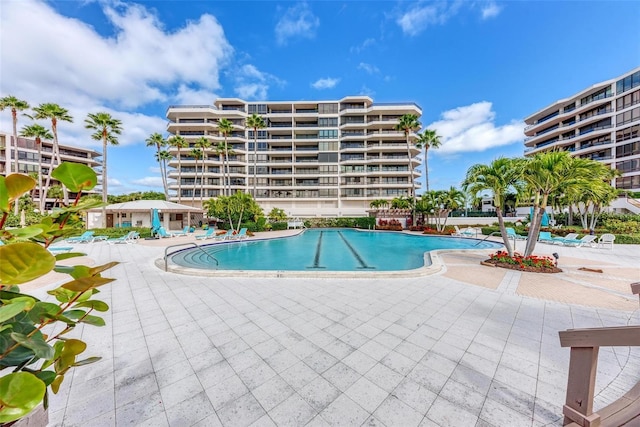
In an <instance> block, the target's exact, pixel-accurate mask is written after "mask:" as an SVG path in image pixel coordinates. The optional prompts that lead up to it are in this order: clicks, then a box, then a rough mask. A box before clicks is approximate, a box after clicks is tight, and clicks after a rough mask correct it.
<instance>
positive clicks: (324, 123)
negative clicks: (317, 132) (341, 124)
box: [318, 117, 338, 128]
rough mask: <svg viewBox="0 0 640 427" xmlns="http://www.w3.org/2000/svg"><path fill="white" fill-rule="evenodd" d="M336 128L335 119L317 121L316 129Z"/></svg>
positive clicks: (336, 120)
mask: <svg viewBox="0 0 640 427" xmlns="http://www.w3.org/2000/svg"><path fill="white" fill-rule="evenodd" d="M337 126H338V118H337V117H321V118H319V119H318V127H322V128H328V127H337Z"/></svg>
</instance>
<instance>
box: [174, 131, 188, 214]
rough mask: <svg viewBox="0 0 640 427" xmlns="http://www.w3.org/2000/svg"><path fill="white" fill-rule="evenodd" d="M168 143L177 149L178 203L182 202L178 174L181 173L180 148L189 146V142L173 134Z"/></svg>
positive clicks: (180, 179)
mask: <svg viewBox="0 0 640 427" xmlns="http://www.w3.org/2000/svg"><path fill="white" fill-rule="evenodd" d="M169 145H170V146H171V147H176V149H177V150H178V156H177V157H178V203H182V186H181V181H182V177H181V175H180V174H181V173H182V156H181V154H180V150H181V149H183V148H187V147H189V143H188V142H187V140H186V139H184V138H183V137H182V136H180V135H175V136H172V137H171V138H169Z"/></svg>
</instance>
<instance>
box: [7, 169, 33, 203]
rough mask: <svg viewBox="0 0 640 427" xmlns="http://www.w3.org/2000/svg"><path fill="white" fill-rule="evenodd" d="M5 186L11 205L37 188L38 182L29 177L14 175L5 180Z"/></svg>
mask: <svg viewBox="0 0 640 427" xmlns="http://www.w3.org/2000/svg"><path fill="white" fill-rule="evenodd" d="M4 185H5V186H6V188H7V195H8V196H9V203H11V202H13V201H14V200H18V199H19V198H20V197H22V195H23V194H25V193H27V192H29V191H31V190H32V189H33V188H34V187H35V186H36V180H35V179H33V178H31V177H30V176H28V175H22V174H20V173H13V174H11V175H9V176H8V177H7V178H6V179H5V181H4Z"/></svg>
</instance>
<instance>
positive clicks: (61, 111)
mask: <svg viewBox="0 0 640 427" xmlns="http://www.w3.org/2000/svg"><path fill="white" fill-rule="evenodd" d="M33 112H34V114H33V118H34V119H36V120H44V119H49V120H51V132H52V133H53V153H52V157H51V167H50V168H49V173H48V174H47V179H46V181H45V184H44V192H43V193H44V194H45V197H46V195H47V194H48V191H49V185H50V184H51V172H52V171H53V168H54V166H55V165H59V164H60V163H62V161H61V159H60V146H59V145H58V121H64V122H69V123H73V117H71V116H70V115H69V110H67V109H66V108H62V107H61V106H59V105H58V104H52V103H45V104H40V105H38V106H37V107H35V108H34V109H33ZM62 192H63V194H64V203H65V204H68V203H69V193H68V192H67V187H65V186H63V187H62Z"/></svg>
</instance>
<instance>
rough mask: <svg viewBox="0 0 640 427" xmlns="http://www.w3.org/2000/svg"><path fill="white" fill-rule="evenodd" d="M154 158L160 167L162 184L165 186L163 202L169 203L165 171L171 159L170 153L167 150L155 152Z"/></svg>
mask: <svg viewBox="0 0 640 427" xmlns="http://www.w3.org/2000/svg"><path fill="white" fill-rule="evenodd" d="M155 157H156V161H157V162H158V164H159V165H160V173H162V183H163V185H165V186H166V187H165V196H164V197H165V200H167V201H169V197H168V194H169V188H168V185H167V175H166V172H165V171H166V170H167V162H168V161H169V160H171V159H172V157H171V153H169V151H167V150H160V151H158V152H156V154H155Z"/></svg>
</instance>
